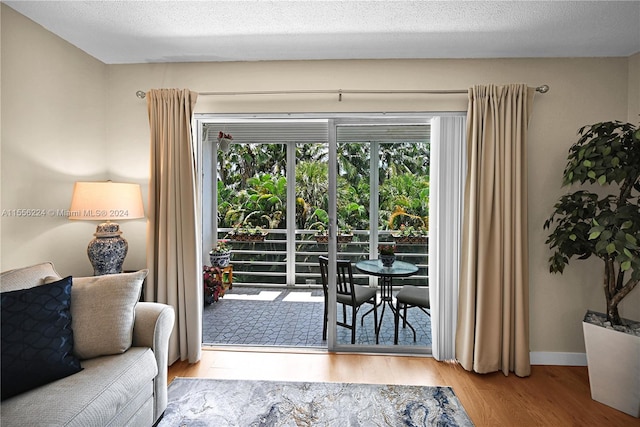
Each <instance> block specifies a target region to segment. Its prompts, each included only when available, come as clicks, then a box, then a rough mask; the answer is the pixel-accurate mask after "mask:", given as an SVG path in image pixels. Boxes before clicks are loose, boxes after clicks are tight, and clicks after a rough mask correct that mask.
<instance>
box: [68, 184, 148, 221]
mask: <svg viewBox="0 0 640 427" xmlns="http://www.w3.org/2000/svg"><path fill="white" fill-rule="evenodd" d="M69 210H70V214H69V219H84V220H96V221H117V220H123V219H136V218H144V207H143V205H142V192H141V191H140V185H139V184H128V183H120V182H111V181H107V182H76V183H75V185H74V188H73V197H72V199H71V207H70V208H69Z"/></svg>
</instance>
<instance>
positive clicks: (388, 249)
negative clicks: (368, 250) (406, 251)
mask: <svg viewBox="0 0 640 427" xmlns="http://www.w3.org/2000/svg"><path fill="white" fill-rule="evenodd" d="M378 253H379V254H380V255H395V254H396V246H395V245H389V244H380V245H378Z"/></svg>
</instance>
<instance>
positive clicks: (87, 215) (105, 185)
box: [69, 181, 144, 276]
mask: <svg viewBox="0 0 640 427" xmlns="http://www.w3.org/2000/svg"><path fill="white" fill-rule="evenodd" d="M69 211H70V213H69V218H70V219H80V220H90V221H106V222H103V223H101V224H99V225H98V227H97V229H96V232H95V234H94V236H95V238H94V239H93V240H92V241H91V242H89V246H88V247H87V255H88V256H89V261H91V265H92V266H93V274H94V275H96V276H100V275H103V274H116V273H122V264H123V263H124V258H125V257H126V256H127V251H128V250H129V244H128V243H127V241H126V240H125V239H124V238H123V237H122V232H121V231H120V226H119V225H118V224H117V223H115V222H111V221H114V220H123V219H137V218H144V207H143V205H142V192H141V191H140V185H138V184H128V183H118V182H111V181H106V182H76V183H75V185H74V187H73V197H72V199H71V208H70V209H69Z"/></svg>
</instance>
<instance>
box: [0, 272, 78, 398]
mask: <svg viewBox="0 0 640 427" xmlns="http://www.w3.org/2000/svg"><path fill="white" fill-rule="evenodd" d="M0 296H1V299H2V301H1V307H0V309H1V317H2V360H1V364H2V380H1V381H2V400H4V399H7V398H9V397H11V396H15V395H16V394H20V393H23V392H25V391H27V390H31V389H33V388H36V387H39V386H41V385H44V384H47V383H50V382H52V381H55V380H57V379H60V378H64V377H67V376H69V375H71V374H75V373H76V372H79V371H80V370H82V368H81V367H80V361H79V360H78V358H77V357H75V356H74V355H73V330H72V329H71V311H70V306H71V276H69V277H66V278H64V279H62V280H60V281H57V282H54V283H49V284H46V285H42V286H36V287H33V288H30V289H20V290H17V291H10V292H3V293H2V294H0Z"/></svg>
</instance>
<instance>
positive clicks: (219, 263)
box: [209, 240, 231, 268]
mask: <svg viewBox="0 0 640 427" xmlns="http://www.w3.org/2000/svg"><path fill="white" fill-rule="evenodd" d="M230 261H231V245H229V243H228V242H227V241H226V240H218V242H217V243H216V246H215V247H213V249H211V250H210V251H209V262H211V265H212V266H213V267H220V268H224V267H226V266H228V265H229V262H230Z"/></svg>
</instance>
